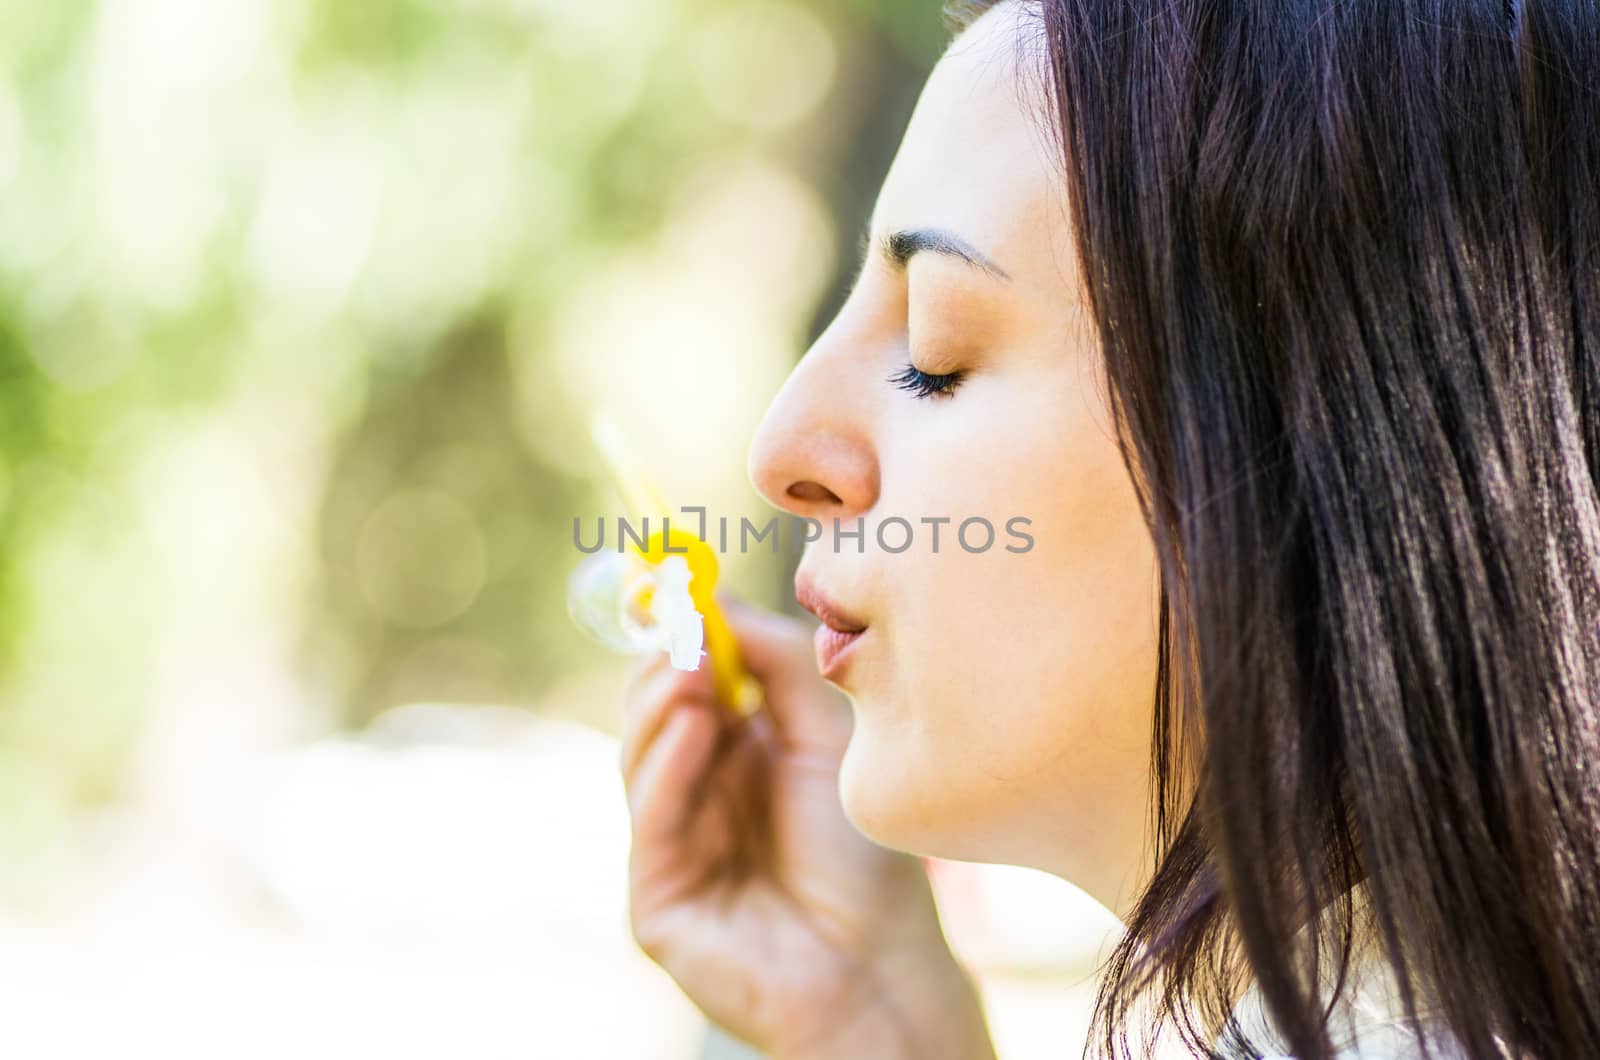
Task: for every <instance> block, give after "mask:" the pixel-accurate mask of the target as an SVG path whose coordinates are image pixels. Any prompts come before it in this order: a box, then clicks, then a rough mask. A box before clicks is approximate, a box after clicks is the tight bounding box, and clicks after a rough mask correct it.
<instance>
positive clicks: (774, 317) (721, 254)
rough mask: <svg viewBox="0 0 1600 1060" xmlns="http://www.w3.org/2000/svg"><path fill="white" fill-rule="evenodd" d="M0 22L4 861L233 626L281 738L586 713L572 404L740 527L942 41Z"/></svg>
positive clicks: (157, 12) (767, 594)
mask: <svg viewBox="0 0 1600 1060" xmlns="http://www.w3.org/2000/svg"><path fill="white" fill-rule="evenodd" d="M0 12H3V24H4V25H5V27H6V31H5V33H4V34H3V35H0V371H3V373H4V384H3V386H0V402H3V407H0V432H3V435H0V437H3V440H4V449H3V454H4V455H3V459H0V512H3V522H0V667H3V669H0V677H3V682H4V698H3V704H0V820H3V822H4V824H3V828H4V833H5V842H6V846H7V847H10V848H13V850H12V853H13V854H17V853H20V851H18V850H16V849H15V848H16V847H18V845H20V846H22V847H24V848H27V847H37V845H38V844H40V843H47V842H48V841H49V839H50V834H51V832H52V831H53V830H55V829H57V828H59V827H61V826H62V825H63V820H62V817H63V815H65V814H68V813H70V811H71V810H72V808H74V807H77V806H80V805H82V804H85V803H94V802H97V801H101V800H105V799H108V798H112V797H114V796H115V795H116V794H117V793H118V792H119V791H120V790H122V788H123V786H124V781H125V780H126V779H127V773H128V769H129V767H130V762H131V760H132V756H133V752H134V749H135V747H136V745H137V744H138V743H139V741H140V738H141V734H142V733H144V732H146V731H147V729H148V727H149V726H150V725H151V724H153V723H154V722H155V720H156V719H155V713H156V710H157V706H156V704H157V703H158V702H159V701H160V700H161V699H162V697H163V696H165V695H167V694H168V693H170V692H171V691H173V689H172V688H171V684H172V682H174V681H179V682H181V681H182V680H183V679H184V676H185V674H186V672H189V671H190V670H192V669H193V668H194V667H195V666H201V667H205V668H210V669H215V668H216V667H218V666H221V667H224V668H225V667H226V665H227V663H228V660H229V659H230V658H232V657H235V656H238V655H240V654H245V655H249V656H251V657H252V659H253V660H254V661H255V662H256V663H257V664H259V663H261V662H263V661H268V660H271V661H277V662H280V663H281V664H282V665H283V666H284V667H285V668H286V670H285V672H284V673H283V674H282V675H280V677H279V678H278V679H279V680H281V681H283V682H286V683H287V685H289V686H290V687H291V688H292V689H293V695H294V698H296V699H298V700H300V701H302V702H303V705H304V706H305V707H306V708H307V709H310V710H311V715H310V717H309V718H308V719H306V724H309V725H310V726H312V727H316V726H324V725H325V726H351V725H360V724H363V723H365V722H366V721H368V720H370V719H371V718H373V717H374V716H376V715H377V714H378V713H380V712H381V711H383V710H384V709H386V708H388V707H391V706H395V705H397V704H402V703H407V702H414V701H433V700H450V701H466V702H493V703H505V704H517V705H521V706H526V707H530V708H533V709H540V710H550V711H559V712H565V713H570V714H573V715H575V716H581V717H583V718H585V719H586V720H589V721H593V722H596V723H598V724H602V725H605V724H609V720H608V717H609V716H608V715H607V713H606V712H607V711H608V710H609V709H610V707H611V706H612V705H611V704H605V703H590V702H571V701H563V700H552V699H551V698H550V693H551V691H552V689H554V688H556V687H557V686H558V685H559V684H560V682H561V680H562V678H563V677H564V676H565V675H568V674H570V673H571V672H573V671H575V670H578V669H581V668H583V667H586V666H593V665H596V664H597V663H600V662H602V660H601V659H600V658H599V656H598V653H597V652H596V651H595V650H593V649H591V648H590V646H589V645H588V644H587V643H585V642H583V641H582V640H580V639H579V638H578V637H576V636H575V634H574V633H573V631H572V630H571V629H570V628H569V626H568V623H567V619H566V615H565V611H564V607H563V604H562V587H563V583H564V579H565V576H566V573H567V571H568V569H569V568H570V566H571V565H572V564H573V562H574V561H575V559H576V558H578V556H577V553H576V552H575V551H574V549H573V548H572V547H571V544H570V541H571V518H572V517H573V516H575V515H578V514H580V513H583V514H588V515H593V514H598V513H601V512H608V513H609V512H614V511H616V510H617V509H616V505H615V503H614V501H613V500H612V499H611V497H610V496H609V494H607V493H606V492H605V487H604V483H603V482H601V481H599V480H598V479H597V478H596V477H595V466H594V464H593V462H592V460H591V457H590V454H589V451H588V449H587V446H586V442H585V436H584V434H583V423H584V416H585V414H586V411H587V409H588V408H589V407H591V406H592V405H593V404H594V403H595V402H597V401H599V400H601V399H602V398H603V399H604V400H606V401H607V402H608V403H609V404H611V405H613V406H614V407H616V408H617V410H618V411H619V413H621V414H622V415H624V416H626V417H627V418H628V419H629V420H630V422H632V423H633V424H634V425H635V427H636V429H637V430H639V431H640V432H641V433H647V434H648V436H649V437H650V438H652V439H662V440H664V441H663V444H662V445H660V446H658V447H656V451H655V453H654V457H655V460H656V462H657V465H658V466H657V473H658V476H659V477H661V478H662V479H663V482H664V484H665V485H666V486H667V487H668V489H669V492H670V493H671V496H672V497H674V498H678V499H677V500H675V501H674V503H699V504H707V505H714V506H717V507H714V508H713V511H714V512H716V511H721V512H728V513H731V514H733V515H734V516H735V517H737V515H738V514H742V513H748V514H751V515H753V516H754V515H758V514H759V515H761V516H762V520H763V521H764V519H765V514H763V509H762V507H761V505H760V504H759V502H758V501H757V499H756V498H755V497H754V496H753V494H752V493H751V492H750V491H749V489H748V487H747V485H746V483H745V479H744V470H743V469H744V451H745V446H746V444H747V442H748V439H749V437H750V432H751V429H752V428H753V426H754V424H755V423H756V422H757V420H758V419H759V416H760V414H761V412H762V411H763V409H764V408H765V404H766V402H767V400H768V399H770V397H771V395H772V393H773V392H774V391H775V390H776V388H777V386H778V384H779V383H781V381H782V378H783V375H784V374H785V372H786V371H787V369H788V367H789V366H790V365H791V364H792V363H793V361H794V360H795V358H796V357H797V356H798V355H799V353H800V351H801V350H803V348H804V346H805V345H806V343H807V342H808V340H809V338H810V336H811V335H812V334H813V332H814V331H815V329H816V328H817V327H818V325H819V323H820V322H822V321H824V320H825V319H826V316H827V314H829V313H830V312H831V311H832V308H833V305H834V304H835V303H836V299H837V298H838V295H839V291H838V288H839V285H840V284H841V283H842V282H843V280H844V279H846V278H847V277H846V275H845V274H846V273H847V272H848V270H849V266H850V264H851V262H850V260H849V259H850V258H851V257H852V255H853V254H854V251H855V231H856V230H857V229H859V227H860V226H861V225H862V224H863V223H864V221H865V218H866V216H867V213H868V210H869V208H870V197H871V195H872V193H873V191H874V190H875V188H876V182H877V179H878V178H879V177H880V176H881V174H882V172H883V170H884V169H885V168H886V166H887V164H888V161H889V158H890V156H891V154H892V150H893V147H894V145H895V143H896V141H897V138H898V131H899V128H900V127H901V124H902V123H903V121H904V119H905V117H906V116H907V114H908V113H909V108H910V106H911V104H912V102H913V100H914V94H915V91H916V88H917V86H918V84H919V82H920V79H921V77H922V75H923V74H924V73H925V72H926V69H927V68H928V67H929V66H930V65H931V63H932V61H933V59H934V58H935V57H936V55H937V52H938V50H939V49H940V48H941V47H942V44H943V39H944V34H943V29H942V27H941V25H940V20H939V17H938V8H937V4H936V3H931V2H927V0H923V2H917V0H900V2H889V0H879V2H875V3H874V2H868V3H863V2H861V0H849V2H844V0H840V2H837V3H814V4H807V5H804V6H802V5H799V4H793V3H784V2H770V0H764V2H757V3H743V2H724V0H697V2H688V0H649V2H645V0H584V2H583V3H572V2H568V0H272V2H267V0H230V2H228V3H214V2H207V0H105V2H102V3H86V2H82V0H51V2H50V3H43V4H41V3H37V2H20V0H5V2H4V3H0ZM741 560H742V558H741V557H734V558H733V559H732V560H731V561H730V563H729V568H730V569H729V571H728V575H727V576H728V578H729V580H730V582H731V583H733V584H735V585H738V586H740V587H742V588H744V589H746V591H749V592H751V593H752V594H754V595H756V596H758V597H760V598H763V599H765V600H767V602H769V603H777V602H778V600H779V598H780V596H781V592H782V588H781V587H782V585H783V578H784V575H783V572H781V571H776V572H774V571H772V570H763V569H751V568H752V566H754V567H759V565H760V564H761V563H762V558H761V557H759V556H757V557H751V559H750V563H749V564H746V563H744V562H742V561H741ZM781 561H782V558H781V557H780V560H779V561H778V562H781ZM767 562H768V564H769V565H770V564H771V563H772V562H773V561H772V560H771V558H770V557H767ZM186 656H188V658H186ZM243 676H244V672H241V677H243ZM217 706H218V708H219V709H223V708H225V706H226V705H225V704H224V703H218V704H217ZM312 708H314V709H312ZM35 852H37V850H35ZM8 860H12V861H14V858H12V859H8Z"/></svg>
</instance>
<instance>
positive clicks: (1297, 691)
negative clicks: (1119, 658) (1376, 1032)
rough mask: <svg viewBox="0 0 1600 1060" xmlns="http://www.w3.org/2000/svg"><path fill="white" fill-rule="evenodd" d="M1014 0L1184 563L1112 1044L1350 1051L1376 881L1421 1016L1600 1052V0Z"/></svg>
mask: <svg viewBox="0 0 1600 1060" xmlns="http://www.w3.org/2000/svg"><path fill="white" fill-rule="evenodd" d="M1022 2H1023V6H1025V7H1026V8H1027V9H1028V14H1029V16H1030V17H1029V18H1028V19H1027V20H1026V24H1028V25H1030V26H1032V27H1034V28H1035V29H1036V30H1037V34H1036V35H1035V36H1034V37H1033V38H1032V42H1033V43H1034V44H1036V45H1038V47H1036V48H1032V49H1025V50H1026V51H1028V52H1029V54H1032V55H1035V56H1036V57H1037V58H1038V60H1039V62H1040V63H1041V66H1040V68H1039V69H1038V73H1039V74H1041V75H1042V77H1043V78H1044V83H1045V84H1046V85H1047V86H1048V89H1049V91H1048V92H1047V93H1046V95H1047V96H1048V99H1049V103H1050V106H1049V112H1048V118H1049V119H1050V121H1049V124H1050V126H1051V129H1052V132H1053V133H1054V135H1055V137H1056V141H1055V142H1056V144H1057V146H1058V148H1059V155H1058V157H1059V159H1060V162H1061V164H1062V167H1063V175H1064V180H1065V185H1066V191H1067V193H1068V196H1069V198H1070V203H1071V215H1072V218H1073V220H1074V223H1075V224H1076V228H1077V236H1078V241H1079V246H1080V250H1081V257H1082V262H1081V264H1082V268H1083V275H1084V276H1085V278H1086V287H1087V292H1086V294H1087V298H1088V301H1089V304H1090V306H1091V309H1092V312H1093V314H1094V318H1095V320H1096V322H1097V324H1098V327H1099V335H1100V338H1101V342H1102V345H1103V348H1104V359H1105V366H1106V372H1107V378H1108V382H1109V386H1110V390H1111V398H1112V404H1113V409H1114V412H1115V414H1116V422H1117V424H1118V427H1119V429H1120V430H1121V432H1122V434H1123V438H1124V448H1123V456H1124V461H1125V463H1126V464H1127V466H1128V468H1129V471H1130V474H1132V475H1133V477H1134V479H1135V481H1136V482H1137V483H1138V484H1139V492H1140V498H1141V502H1142V503H1143V505H1144V510H1145V515H1146V518H1147V520H1148V521H1149V524H1150V529H1151V532H1152V534H1153V535H1154V539H1155V542H1156V545H1157V551H1158V554H1159V556H1160V563H1161V579H1162V586H1163V608H1162V612H1163V613H1162V623H1161V631H1160V633H1161V649H1162V666H1161V669H1160V676H1159V679H1158V682H1157V689H1156V712H1155V716H1156V724H1155V732H1154V734H1153V736H1154V740H1153V744H1152V748H1153V762H1152V769H1153V773H1154V780H1155V784H1154V790H1155V798H1154V800H1153V803H1154V805H1153V817H1154V820H1153V824H1154V829H1153V832H1154V835H1155V837H1156V843H1157V850H1156V854H1157V858H1156V861H1155V864H1156V869H1155V872H1154V876H1153V878H1152V879H1151V880H1150V882H1149V885H1148V887H1147V889H1146V890H1145V891H1144V892H1143V894H1142V895H1141V897H1140V899H1139V901H1138V903H1137V907H1136V908H1135V910H1134V911H1133V913H1132V915H1131V917H1130V918H1129V922H1128V925H1127V928H1128V930H1127V933H1126V935H1125V937H1124V938H1123V940H1122V942H1121V944H1120V945H1119V946H1118V948H1117V949H1116V950H1115V952H1114V953H1113V954H1112V956H1111V958H1110V959H1109V962H1108V964H1107V966H1106V969H1105V971H1106V975H1105V978H1104V980H1103V985H1102V987H1101V991H1100V996H1099V1004H1098V1006H1097V1012H1096V1031H1095V1034H1094V1037H1093V1039H1092V1041H1093V1042H1095V1043H1098V1044H1099V1046H1100V1047H1101V1049H1102V1050H1103V1051H1104V1053H1105V1054H1106V1055H1126V1054H1128V1053H1129V1052H1130V1050H1131V1048H1132V1047H1131V1046H1130V1044H1129V1039H1128V1033H1129V1030H1130V1028H1131V1026H1132V1025H1133V1024H1134V1023H1135V1022H1141V1023H1142V1025H1143V1026H1145V1027H1146V1028H1147V1029H1148V1028H1151V1027H1160V1026H1163V1025H1176V1026H1177V1027H1179V1028H1180V1029H1181V1033H1182V1034H1183V1038H1184V1040H1185V1041H1186V1042H1188V1043H1189V1044H1190V1045H1192V1046H1195V1047H1197V1048H1199V1049H1200V1050H1201V1051H1202V1052H1207V1053H1208V1052H1209V1048H1208V1047H1209V1046H1210V1044H1211V1035H1212V1034H1213V1033H1214V1032H1216V1031H1217V1030H1218V1029H1219V1028H1223V1027H1224V1026H1225V1020H1226V1016H1227V1013H1228V1011H1229V1010H1230V1008H1231V1004H1232V1001H1233V1000H1234V998H1235V997H1236V995H1237V993H1238V990H1239V987H1240V985H1241V983H1242V982H1243V979H1242V976H1243V975H1245V974H1248V975H1249V976H1253V978H1254V979H1255V980H1256V981H1257V983H1258V984H1259V989H1260V992H1261V997H1262V998H1263V1000H1264V1001H1265V1003H1266V1005H1267V1010H1268V1012H1269V1013H1270V1014H1271V1016H1272V1018H1273V1020H1274V1021H1275V1023H1276V1025H1277V1027H1278V1028H1279V1030H1280V1032H1281V1033H1282V1035H1283V1037H1284V1039H1285V1040H1286V1042H1287V1044H1288V1045H1289V1046H1290V1048H1291V1049H1292V1051H1293V1053H1294V1055H1296V1056H1298V1057H1302V1058H1306V1060H1311V1058H1323V1057H1327V1056H1329V1055H1331V1052H1332V1048H1333V1047H1332V1044H1331V1041H1330V1038H1329V1036H1328V1033H1327V1031H1328V1028H1327V1027H1326V1015H1325V1009H1324V1004H1323V1000H1325V999H1326V998H1327V997H1328V996H1329V993H1328V991H1329V989H1330V987H1331V989H1332V990H1333V991H1337V990H1338V989H1340V988H1341V986H1342V985H1343V969H1345V967H1346V966H1347V964H1348V958H1349V955H1350V952H1351V943H1352V938H1353V937H1354V934H1355V930H1356V927H1357V926H1358V922H1357V920H1356V918H1355V915H1354V903H1353V899H1352V895H1353V893H1354V890H1355V889H1356V887H1357V885H1358V884H1360V885H1364V886H1363V887H1362V888H1361V889H1362V890H1363V891H1364V896H1365V899H1366V901H1367V903H1368V909H1369V910H1370V914H1371V931H1372V933H1373V934H1374V935H1375V937H1376V938H1377V940H1378V942H1379V950H1378V952H1379V953H1381V954H1382V955H1383V957H1384V958H1385V959H1386V960H1387V962H1388V964H1389V966H1390V968H1391V969H1392V971H1393V974H1394V976H1395V979H1396V982H1397V983H1398V985H1399V988H1400V989H1399V994H1400V1000H1401V1001H1402V1002H1403V1005H1404V1008H1405V1009H1406V1011H1407V1013H1408V1014H1409V1015H1410V1016H1411V1017H1412V1018H1417V1017H1418V1016H1419V1014H1421V1010H1422V1008H1423V1006H1424V1005H1426V1007H1427V1009H1428V1010H1429V1011H1430V1012H1431V1013H1433V1016H1434V1018H1435V1019H1438V1020H1442V1021H1443V1022H1444V1023H1445V1024H1447V1025H1448V1028H1449V1030H1450V1032H1451V1033H1452V1034H1453V1036H1454V1037H1455V1039H1456V1040H1457V1042H1458V1043H1459V1045H1460V1047H1461V1048H1462V1049H1463V1050H1464V1051H1465V1052H1466V1053H1467V1054H1468V1055H1471V1056H1474V1057H1490V1056H1496V1057H1497V1056H1503V1055H1509V1056H1513V1057H1527V1056H1533V1057H1541V1058H1543V1057H1562V1058H1565V1057H1600V849H1597V848H1600V488H1597V484H1600V10H1597V6H1596V3H1595V2H1594V0H1571V2H1561V0H1427V2H1422V0H1417V2H1406V0H1344V2H1334V0H1323V2H1318V0H1302V2H1299V3H1285V2H1280V3H1270V2H1262V0H1236V2H1226V0H1224V2H1210V0H1149V2H1138V0H1022ZM990 6H993V4H992V0H991V2H988V3H985V2H978V3H968V4H959V5H953V6H952V7H951V8H950V9H948V10H947V16H949V21H950V23H951V26H952V28H953V29H959V28H961V27H962V26H964V25H965V24H966V22H967V21H970V19H971V18H972V17H974V16H975V15H976V14H977V13H979V12H981V11H982V10H984V9H986V8H988V7H990ZM1035 16H1036V17H1035ZM1313 922H1314V923H1315V925H1316V930H1313V931H1310V932H1306V933H1301V935H1300V937H1301V938H1304V939H1306V940H1307V941H1306V942H1304V943H1301V944H1296V938H1297V932H1300V929H1301V928H1302V927H1303V926H1305V925H1308V924H1312V923H1313ZM1330 955H1331V956H1333V957H1335V958H1337V959H1336V960H1335V961H1334V962H1333V965H1332V967H1334V968H1335V969H1336V971H1335V972H1334V973H1333V977H1332V980H1331V982H1330V980H1329V977H1328V972H1327V968H1328V965H1325V964H1323V962H1324V961H1326V960H1328V959H1329V957H1330ZM1141 1014H1142V1020H1141ZM1228 1029H1229V1030H1232V1028H1228Z"/></svg>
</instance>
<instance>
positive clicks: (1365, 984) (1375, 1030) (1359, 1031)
mask: <svg viewBox="0 0 1600 1060" xmlns="http://www.w3.org/2000/svg"><path fill="white" fill-rule="evenodd" d="M1362 894H1364V889H1362V890H1361V891H1358V896H1357V915H1356V927H1357V930H1358V933H1359V932H1360V931H1362V930H1366V931H1368V932H1370V926H1369V925H1368V924H1367V923H1366V918H1365V917H1364V916H1363V913H1364V911H1365V905H1364V902H1363V900H1362V898H1361V897H1360V896H1361V895H1362ZM1367 940H1368V941H1366V942H1364V943H1363V942H1362V941H1360V940H1359V939H1358V941H1357V942H1356V944H1355V946H1354V948H1353V950H1352V952H1351V955H1350V972H1349V976H1348V977H1347V979H1346V981H1345V988H1344V990H1342V991H1341V992H1340V994H1339V997H1338V999H1337V1001H1336V1003H1335V1005H1334V1007H1333V1010H1332V1012H1331V1013H1330V1014H1329V1019H1328V1035H1329V1037H1330V1038H1331V1039H1332V1041H1333V1045H1334V1048H1335V1049H1336V1050H1338V1052H1337V1053H1336V1056H1337V1058H1338V1060H1420V1058H1421V1057H1422V1055H1423V1054H1422V1051H1421V1049H1420V1048H1419V1047H1418V1045H1417V1039H1416V1037H1415V1035H1414V1034H1413V1032H1412V1027H1413V1024H1412V1023H1411V1021H1410V1020H1408V1019H1407V1018H1406V1013H1405V1004H1404V1002H1403V1001H1402V1000H1401V998H1400V991H1399V987H1398V984H1397V983H1396V981H1395V976H1394V972H1393V970H1392V969H1391V968H1390V967H1389V963H1388V962H1387V961H1386V960H1384V958H1383V951H1382V947H1381V946H1380V945H1378V944H1377V942H1376V940H1375V939H1373V937H1372V936H1371V935H1370V934H1368V935H1367ZM1330 962H1331V958H1330ZM1330 967H1331V965H1330ZM1325 978H1326V980H1327V981H1328V982H1329V985H1330V986H1331V984H1332V980H1333V978H1334V977H1333V976H1332V975H1331V974H1330V975H1327V976H1326V977H1325ZM1233 1015H1234V1019H1235V1020H1236V1021H1237V1022H1238V1024H1239V1026H1240V1028H1241V1029H1242V1030H1243V1031H1244V1032H1245V1033H1246V1035H1247V1036H1248V1038H1249V1041H1250V1042H1251V1044H1253V1045H1254V1046H1255V1047H1256V1048H1258V1049H1260V1050H1261V1051H1262V1053H1263V1056H1264V1060H1294V1058H1293V1057H1292V1055H1291V1054H1290V1052H1289V1046H1288V1044H1287V1042H1286V1041H1285V1040H1284V1038H1283V1037H1282V1036H1281V1035H1279V1034H1278V1033H1277V1032H1276V1029H1275V1028H1274V1027H1273V1025H1272V1022H1271V1019H1270V1018H1269V1016H1268V1015H1267V1009H1266V1003H1265V1001H1264V999H1263V998H1262V997H1261V994H1260V992H1259V990H1258V989H1257V987H1256V984H1255V983H1251V984H1250V986H1249V987H1248V988H1247V989H1246V990H1245V993H1244V995H1243V996H1242V997H1241V998H1240V999H1239V1002H1238V1004H1237V1005H1235V1006H1234V1009H1233ZM1417 1016H1418V1022H1417V1024H1416V1025H1415V1026H1417V1027H1419V1028H1420V1029H1421V1030H1422V1032H1423V1033H1424V1034H1425V1035H1427V1038H1428V1046H1429V1049H1430V1050H1431V1051H1432V1055H1433V1056H1435V1057H1438V1058H1439V1060H1458V1058H1459V1060H1466V1055H1467V1054H1466V1051H1465V1050H1464V1049H1463V1048H1462V1047H1461V1045H1460V1043H1459V1042H1458V1041H1457V1040H1456V1039H1455V1037H1454V1036H1453V1035H1452V1034H1451V1033H1450V1031H1449V1029H1448V1027H1447V1026H1446V1025H1445V1023H1444V1021H1443V1020H1442V1019H1441V1018H1439V1017H1437V1016H1435V1015H1432V1014H1430V1012H1429V1011H1428V1007H1427V1004H1426V1001H1425V1000H1422V999H1419V1000H1418V1004H1417ZM1227 1037H1228V1036H1227V1035H1226V1033H1224V1035H1223V1036H1222V1037H1221V1038H1219V1040H1218V1042H1217V1045H1216V1048H1217V1051H1218V1052H1219V1053H1224V1055H1230V1056H1231V1055H1241V1056H1242V1055H1245V1054H1243V1053H1238V1052H1237V1051H1235V1052H1232V1053H1230V1052H1227V1051H1226V1050H1225V1049H1224V1043H1225V1041H1226V1039H1227Z"/></svg>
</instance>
